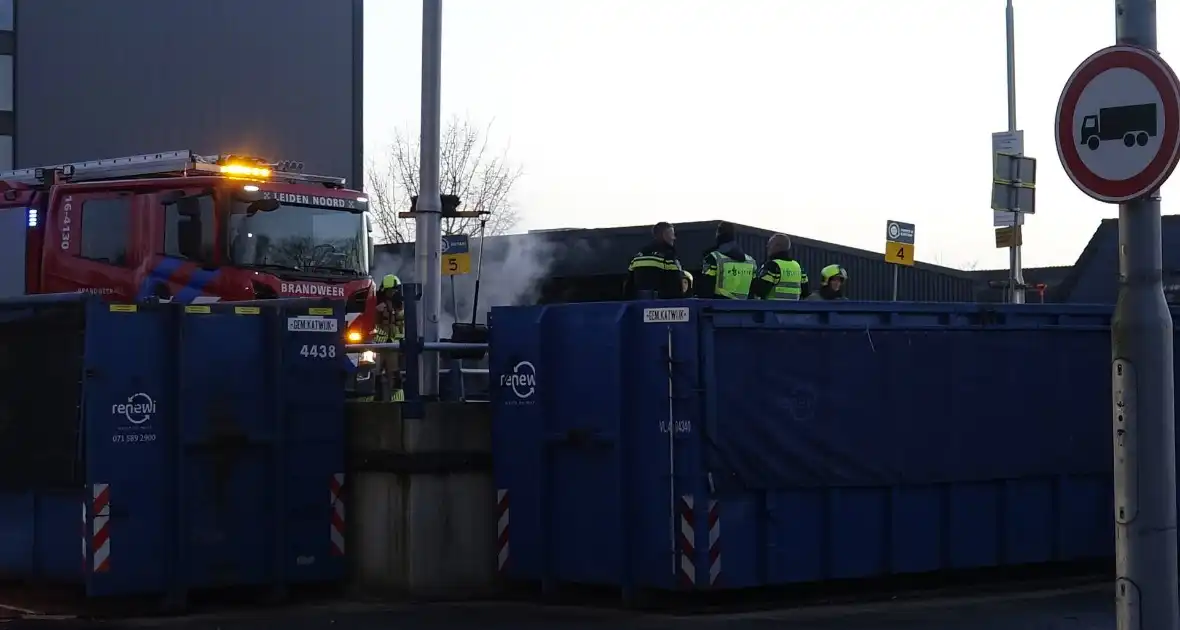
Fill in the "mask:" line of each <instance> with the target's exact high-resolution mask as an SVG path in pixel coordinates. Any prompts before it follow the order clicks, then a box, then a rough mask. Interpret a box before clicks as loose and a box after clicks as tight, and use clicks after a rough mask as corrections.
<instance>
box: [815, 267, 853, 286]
mask: <svg viewBox="0 0 1180 630" xmlns="http://www.w3.org/2000/svg"><path fill="white" fill-rule="evenodd" d="M819 275H820V277H821V278H823V283H824V284H827V283H828V280H831V279H832V278H835V277H837V276H839V277H840V278H841V279H842V280H844V281H845V282H847V281H848V272H847V271H845V270H844V268H843V267H841V266H840V265H828V266H827V267H824V268H823V269H822V270H821V271H820V272H819Z"/></svg>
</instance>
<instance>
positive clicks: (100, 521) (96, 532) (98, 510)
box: [90, 483, 111, 573]
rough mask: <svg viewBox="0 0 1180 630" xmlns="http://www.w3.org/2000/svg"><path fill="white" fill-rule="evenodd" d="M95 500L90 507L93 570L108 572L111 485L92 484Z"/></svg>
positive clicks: (109, 566)
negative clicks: (91, 513)
mask: <svg viewBox="0 0 1180 630" xmlns="http://www.w3.org/2000/svg"><path fill="white" fill-rule="evenodd" d="M92 497H93V501H92V502H91V504H90V509H91V510H93V514H94V526H93V528H92V532H93V533H92V534H91V536H90V549H91V550H92V553H93V556H92V557H93V558H94V564H93V566H92V567H91V570H92V571H94V572H95V573H106V572H107V571H109V570H110V569H111V564H110V560H111V528H110V521H111V486H110V484H105V483H96V484H94V485H93V486H92Z"/></svg>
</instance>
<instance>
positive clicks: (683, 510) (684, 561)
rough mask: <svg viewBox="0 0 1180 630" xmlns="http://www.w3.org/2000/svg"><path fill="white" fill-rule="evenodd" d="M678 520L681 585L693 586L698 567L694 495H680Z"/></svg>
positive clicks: (677, 545) (677, 541)
mask: <svg viewBox="0 0 1180 630" xmlns="http://www.w3.org/2000/svg"><path fill="white" fill-rule="evenodd" d="M676 511H677V513H678V514H677V520H678V521H679V522H678V524H679V528H678V533H679V535H678V536H677V540H676V547H677V551H679V552H680V564H679V568H680V571H679V578H680V584H681V586H685V587H692V586H696V583H697V567H696V561H695V557H696V526H695V523H696V521H695V520H694V517H693V497H692V495H691V494H686V495H684V496H681V497H680V502H679V504H678V505H677V510H676Z"/></svg>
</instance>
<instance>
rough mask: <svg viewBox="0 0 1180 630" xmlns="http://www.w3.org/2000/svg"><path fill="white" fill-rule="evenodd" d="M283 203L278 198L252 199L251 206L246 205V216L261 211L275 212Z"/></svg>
mask: <svg viewBox="0 0 1180 630" xmlns="http://www.w3.org/2000/svg"><path fill="white" fill-rule="evenodd" d="M281 205H283V204H281V203H279V200H278V199H259V200H258V201H252V202H250V205H249V206H246V216H248V217H252V216H254V215H255V214H258V213H259V212H273V211H275V210H278V209H279V206H281Z"/></svg>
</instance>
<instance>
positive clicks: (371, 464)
mask: <svg viewBox="0 0 1180 630" xmlns="http://www.w3.org/2000/svg"><path fill="white" fill-rule="evenodd" d="M406 409H407V406H406V405H404V404H402V403H356V404H353V405H351V406H350V408H349V414H348V422H349V427H348V428H349V479H351V482H350V486H351V492H350V493H349V494H348V497H349V505H348V507H349V514H350V515H349V517H348V519H347V523H348V527H349V532H348V534H349V536H348V540H349V541H350V542H349V548H348V555H349V556H350V557H351V559H352V580H353V583H354V585H355V586H356V587H358V588H359V589H361V590H363V591H367V592H377V593H382V592H384V593H389V594H394V593H398V594H411V595H414V596H423V597H432V598H464V597H474V596H479V595H485V594H487V593H488V592H489V591H490V590H491V588H492V586H493V583H494V578H495V531H496V525H495V496H496V492H495V486H494V484H493V482H492V469H491V450H492V449H491V410H490V409H489V407H488V405H487V404H483V403H428V404H424V405H422V407H421V409H422V413H421V414H420V415H421V416H422V417H421V418H411V417H407V414H406V413H405V411H406Z"/></svg>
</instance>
